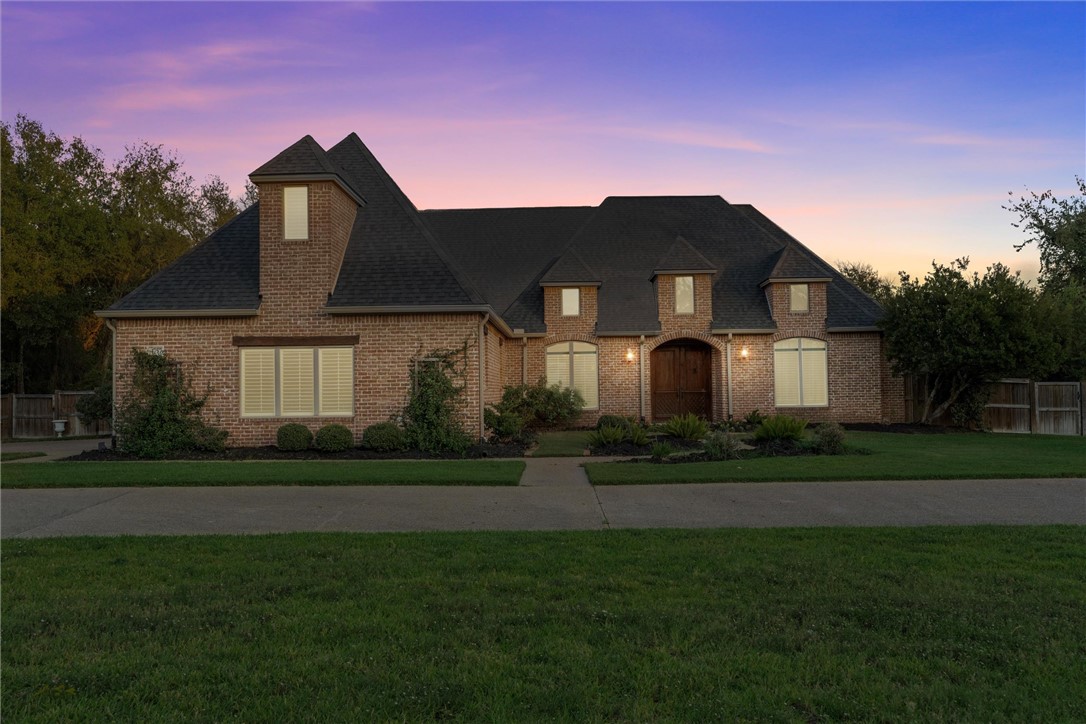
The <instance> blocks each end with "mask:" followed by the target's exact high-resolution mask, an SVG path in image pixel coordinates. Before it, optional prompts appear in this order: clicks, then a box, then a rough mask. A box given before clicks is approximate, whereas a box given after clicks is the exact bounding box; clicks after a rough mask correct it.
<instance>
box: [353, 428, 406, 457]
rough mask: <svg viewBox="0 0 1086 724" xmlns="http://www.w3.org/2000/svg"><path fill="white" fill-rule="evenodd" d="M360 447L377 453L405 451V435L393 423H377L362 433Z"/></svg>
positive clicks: (401, 429)
mask: <svg viewBox="0 0 1086 724" xmlns="http://www.w3.org/2000/svg"><path fill="white" fill-rule="evenodd" d="M362 447H364V448H366V449H367V450H376V451H377V452H396V451H398V450H406V449H407V433H405V432H404V431H403V428H401V427H400V426H399V425H397V424H396V423H394V422H378V423H377V424H376V425H370V426H369V427H367V428H366V429H365V430H363V431H362Z"/></svg>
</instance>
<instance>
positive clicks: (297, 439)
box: [275, 422, 313, 452]
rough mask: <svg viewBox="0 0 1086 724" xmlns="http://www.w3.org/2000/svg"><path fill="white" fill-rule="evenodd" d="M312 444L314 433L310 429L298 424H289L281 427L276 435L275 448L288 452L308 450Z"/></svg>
mask: <svg viewBox="0 0 1086 724" xmlns="http://www.w3.org/2000/svg"><path fill="white" fill-rule="evenodd" d="M312 442H313V433H311V432H310V431H309V428H308V427H306V426H305V425H302V424H299V423H297V422H288V423H287V424H286V425H282V426H280V428H279V430H278V431H277V432H276V433H275V446H276V447H278V448H279V449H280V450H286V451H288V452H297V451H299V450H308V449H309V445H310V444H311V443H312Z"/></svg>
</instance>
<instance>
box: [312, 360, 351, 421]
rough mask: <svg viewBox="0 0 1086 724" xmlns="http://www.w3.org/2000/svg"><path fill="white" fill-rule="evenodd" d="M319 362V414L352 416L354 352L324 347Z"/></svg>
mask: <svg viewBox="0 0 1086 724" xmlns="http://www.w3.org/2000/svg"><path fill="white" fill-rule="evenodd" d="M318 357H319V361H320V414H322V415H353V414H354V350H352V349H351V348H350V347H324V348H321V349H319V350H318Z"/></svg>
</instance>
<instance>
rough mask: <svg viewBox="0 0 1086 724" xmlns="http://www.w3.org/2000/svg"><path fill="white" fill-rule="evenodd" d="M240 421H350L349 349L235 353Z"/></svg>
mask: <svg viewBox="0 0 1086 724" xmlns="http://www.w3.org/2000/svg"><path fill="white" fill-rule="evenodd" d="M240 368H241V415H242V417H311V416H313V415H323V416H325V417H331V416H336V417H351V416H353V415H354V349H353V348H352V347H246V348H243V349H242V350H241V355H240Z"/></svg>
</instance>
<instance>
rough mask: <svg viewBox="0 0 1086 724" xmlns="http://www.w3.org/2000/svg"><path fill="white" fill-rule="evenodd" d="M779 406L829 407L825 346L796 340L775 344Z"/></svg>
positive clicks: (774, 353) (821, 343)
mask: <svg viewBox="0 0 1086 724" xmlns="http://www.w3.org/2000/svg"><path fill="white" fill-rule="evenodd" d="M773 367H774V372H775V376H776V379H775V385H776V386H775V390H776V399H777V407H825V406H826V405H828V404H829V386H828V382H827V368H826V343H825V342H823V341H822V340H820V339H808V338H806V337H793V338H792V339H782V340H781V341H780V342H777V343H776V344H774V345H773Z"/></svg>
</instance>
